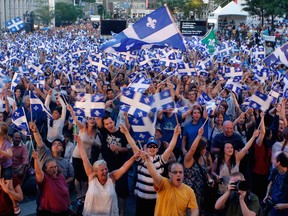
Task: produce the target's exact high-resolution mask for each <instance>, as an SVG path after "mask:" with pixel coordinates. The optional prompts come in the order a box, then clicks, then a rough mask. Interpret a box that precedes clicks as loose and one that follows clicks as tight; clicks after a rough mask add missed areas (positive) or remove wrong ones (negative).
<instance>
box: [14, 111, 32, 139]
mask: <svg viewBox="0 0 288 216" xmlns="http://www.w3.org/2000/svg"><path fill="white" fill-rule="evenodd" d="M12 122H13V124H14V128H15V129H16V130H18V131H20V132H21V133H22V134H24V135H26V136H29V135H30V130H29V125H28V122H27V118H26V115H25V112H24V108H23V107H20V108H18V109H17V110H15V112H14V113H13V114H12Z"/></svg>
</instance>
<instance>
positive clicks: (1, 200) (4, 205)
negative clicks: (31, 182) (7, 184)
mask: <svg viewBox="0 0 288 216" xmlns="http://www.w3.org/2000/svg"><path fill="white" fill-rule="evenodd" d="M19 184H20V180H19V179H18V178H17V177H16V176H13V187H14V188H16V187H17V185H19ZM0 215H14V209H13V203H12V200H11V199H10V197H9V195H8V194H6V193H5V192H4V191H3V190H2V188H1V187H0Z"/></svg>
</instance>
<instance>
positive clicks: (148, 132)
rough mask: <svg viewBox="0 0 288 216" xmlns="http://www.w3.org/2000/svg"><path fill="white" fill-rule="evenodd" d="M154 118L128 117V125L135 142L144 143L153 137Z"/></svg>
mask: <svg viewBox="0 0 288 216" xmlns="http://www.w3.org/2000/svg"><path fill="white" fill-rule="evenodd" d="M155 116H156V115H155ZM155 116H151V117H141V118H139V117H134V116H131V115H129V123H130V125H131V128H132V131H133V137H134V139H135V140H136V141H144V142H143V143H146V142H147V141H148V139H149V138H150V137H152V136H154V135H155V121H154V120H155Z"/></svg>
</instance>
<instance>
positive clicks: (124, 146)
mask: <svg viewBox="0 0 288 216" xmlns="http://www.w3.org/2000/svg"><path fill="white" fill-rule="evenodd" d="M101 123H102V124H101ZM101 123H100V122H99V121H97V124H98V127H99V128H100V135H101V137H100V139H101V143H102V147H101V152H102V156H103V159H104V160H105V161H106V162H107V167H108V170H109V171H110V172H112V171H113V170H116V169H119V168H120V167H121V166H122V165H123V164H124V163H125V162H126V161H127V159H128V158H129V154H128V151H129V149H130V148H129V145H128V142H127V140H126V137H125V135H124V134H123V133H121V132H120V129H119V128H118V127H116V125H115V122H114V121H113V120H112V118H111V117H110V116H106V117H104V118H103V119H102V122H101ZM116 193H117V196H118V203H119V210H120V215H124V208H125V200H126V198H127V197H128V196H129V188H128V173H125V174H124V175H123V176H122V177H121V178H120V179H119V180H118V181H117V182H116Z"/></svg>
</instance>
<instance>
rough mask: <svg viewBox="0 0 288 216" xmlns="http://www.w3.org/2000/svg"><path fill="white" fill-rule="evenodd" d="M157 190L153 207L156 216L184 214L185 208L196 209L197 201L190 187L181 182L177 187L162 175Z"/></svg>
mask: <svg viewBox="0 0 288 216" xmlns="http://www.w3.org/2000/svg"><path fill="white" fill-rule="evenodd" d="M155 190H156V191H157V201H156V207H155V215H156V216H162V215H163V216H180V215H183V216H186V209H187V208H189V209H197V208H198V205H197V201H196V197H195V194H194V191H193V190H192V188H190V187H189V186H187V185H186V184H182V185H181V186H180V187H179V188H176V187H174V186H173V185H172V184H171V183H170V181H169V179H167V178H164V177H162V181H161V184H160V186H159V188H156V187H155Z"/></svg>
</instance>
